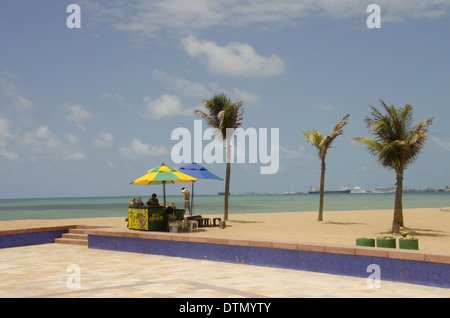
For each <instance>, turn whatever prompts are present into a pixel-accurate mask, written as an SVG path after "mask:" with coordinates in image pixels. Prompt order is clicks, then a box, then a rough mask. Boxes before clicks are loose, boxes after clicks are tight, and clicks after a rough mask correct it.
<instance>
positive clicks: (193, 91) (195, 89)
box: [152, 69, 213, 100]
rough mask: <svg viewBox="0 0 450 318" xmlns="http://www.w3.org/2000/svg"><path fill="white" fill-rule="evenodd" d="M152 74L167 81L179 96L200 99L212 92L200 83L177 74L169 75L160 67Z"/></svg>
mask: <svg viewBox="0 0 450 318" xmlns="http://www.w3.org/2000/svg"><path fill="white" fill-rule="evenodd" d="M152 74H153V76H154V77H155V78H157V79H158V80H160V81H164V82H167V83H169V84H170V85H171V86H172V87H173V88H174V89H175V91H176V92H177V93H178V94H180V95H181V96H185V97H191V98H195V99H200V100H201V99H203V98H207V97H208V96H211V95H212V94H213V93H212V92H211V90H210V89H209V88H207V87H206V86H205V85H203V84H201V83H196V82H191V81H189V80H187V79H185V78H181V77H177V76H170V75H168V74H166V73H165V72H164V71H163V70H160V69H155V70H153V72H152Z"/></svg>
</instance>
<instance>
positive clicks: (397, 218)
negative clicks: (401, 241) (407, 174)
mask: <svg viewBox="0 0 450 318" xmlns="http://www.w3.org/2000/svg"><path fill="white" fill-rule="evenodd" d="M396 174H397V188H396V190H395V205H394V220H393V221H392V233H400V226H404V225H403V205H402V196H403V170H399V171H396Z"/></svg>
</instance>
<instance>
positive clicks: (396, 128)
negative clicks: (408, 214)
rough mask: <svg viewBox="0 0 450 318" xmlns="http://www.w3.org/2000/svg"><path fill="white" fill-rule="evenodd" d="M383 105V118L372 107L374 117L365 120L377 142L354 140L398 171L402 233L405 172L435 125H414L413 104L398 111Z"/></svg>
mask: <svg viewBox="0 0 450 318" xmlns="http://www.w3.org/2000/svg"><path fill="white" fill-rule="evenodd" d="M380 103H381V105H382V106H383V108H384V109H385V110H386V114H385V115H383V114H382V113H381V112H380V111H378V110H377V109H376V108H375V107H374V106H370V109H372V113H371V117H366V119H365V122H366V124H367V127H368V128H369V130H370V132H371V133H372V134H374V135H375V139H368V138H363V137H356V138H355V139H354V140H355V141H357V142H360V143H362V144H363V145H365V146H366V148H367V149H368V150H369V152H370V153H372V154H373V155H375V156H376V157H377V159H378V161H379V162H380V163H381V165H382V166H383V167H385V168H390V169H393V170H394V171H395V174H396V179H397V183H396V190H395V205H394V219H393V222H392V233H399V232H400V226H404V224H403V207H402V195H403V173H404V170H405V169H406V168H407V166H408V165H409V164H410V163H412V162H413V161H414V159H416V158H417V156H418V154H419V153H420V151H421V149H422V148H423V146H424V144H425V141H426V140H427V136H428V126H430V125H431V124H432V123H433V120H434V118H428V119H425V120H424V121H422V122H420V123H419V124H417V125H415V126H413V124H412V123H413V108H414V106H413V105H411V104H407V105H405V106H404V107H402V108H395V107H394V106H393V105H391V106H387V105H386V103H385V102H384V101H382V100H381V99H380Z"/></svg>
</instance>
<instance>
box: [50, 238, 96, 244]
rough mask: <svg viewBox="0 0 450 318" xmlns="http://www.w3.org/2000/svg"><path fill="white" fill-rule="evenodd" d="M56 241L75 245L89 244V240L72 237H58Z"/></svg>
mask: <svg viewBox="0 0 450 318" xmlns="http://www.w3.org/2000/svg"><path fill="white" fill-rule="evenodd" d="M55 243H60V244H73V245H82V246H88V240H87V239H86V240H79V239H72V238H63V237H61V238H56V239H55Z"/></svg>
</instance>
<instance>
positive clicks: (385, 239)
mask: <svg viewBox="0 0 450 318" xmlns="http://www.w3.org/2000/svg"><path fill="white" fill-rule="evenodd" d="M377 247H387V248H396V247H397V244H396V243H395V237H393V236H379V237H377Z"/></svg>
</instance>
